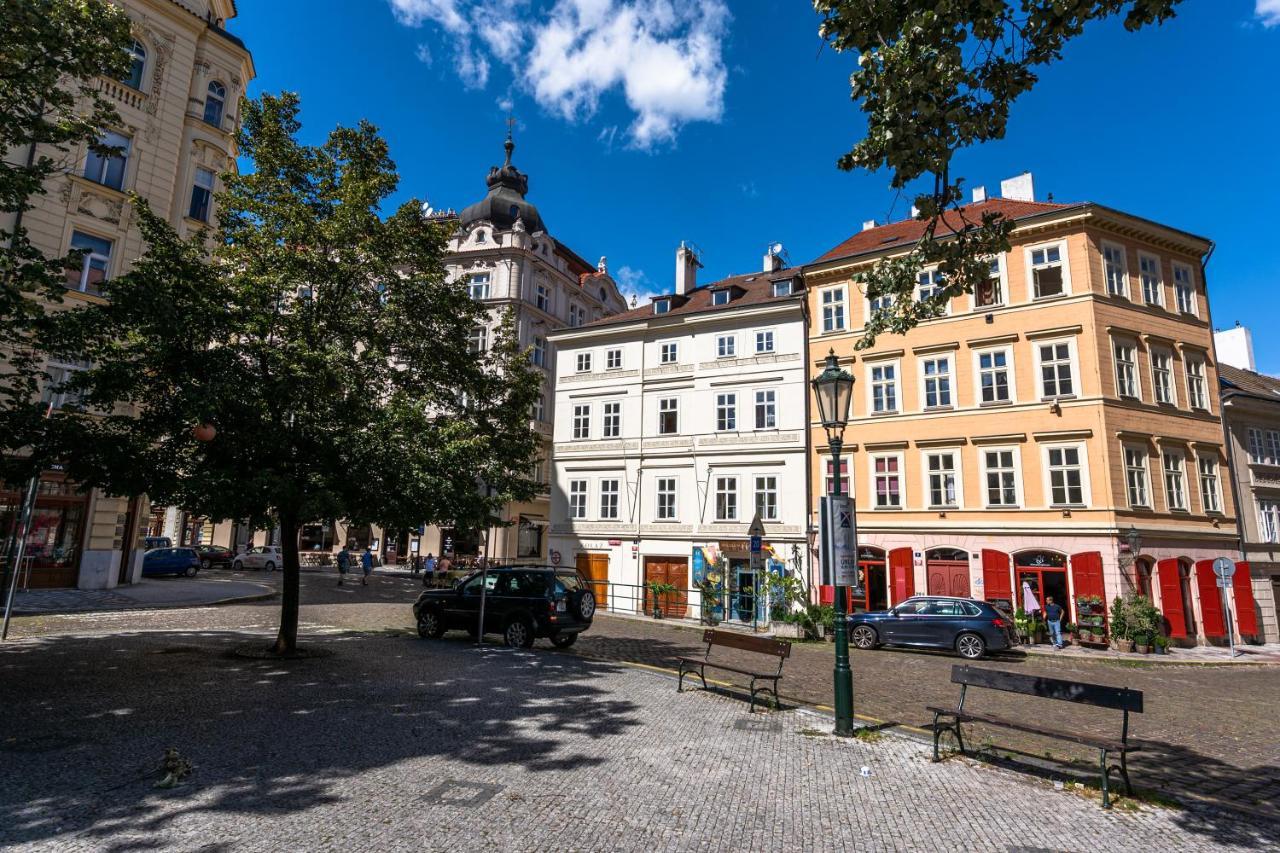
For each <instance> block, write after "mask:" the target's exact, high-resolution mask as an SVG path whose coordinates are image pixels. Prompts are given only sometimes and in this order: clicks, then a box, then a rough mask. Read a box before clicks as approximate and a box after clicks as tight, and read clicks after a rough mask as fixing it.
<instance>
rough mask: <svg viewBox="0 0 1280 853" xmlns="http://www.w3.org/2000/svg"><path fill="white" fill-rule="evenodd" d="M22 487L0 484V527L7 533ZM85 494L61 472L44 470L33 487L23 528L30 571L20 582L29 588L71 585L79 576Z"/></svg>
mask: <svg viewBox="0 0 1280 853" xmlns="http://www.w3.org/2000/svg"><path fill="white" fill-rule="evenodd" d="M25 497H26V490H25V488H24V489H14V488H11V487H10V486H9V485H8V484H0V530H2V531H4V534H5V535H7V534H8V532H9V531H10V530H11V529H13V525H14V524H15V522H16V521H17V517H18V515H19V514H20V513H21V506H22V501H23V499H24V498H25ZM88 507H89V496H88V495H87V494H85V493H84V492H81V491H80V490H79V488H78V487H77V486H76V484H75V483H73V482H71V481H70V480H68V479H67V478H66V477H65V476H63V475H62V474H58V473H54V472H49V471H46V472H45V473H44V474H42V475H41V476H40V484H39V486H38V488H37V490H36V506H35V512H34V513H33V515H32V517H31V528H30V530H29V531H28V532H27V546H26V559H24V563H26V562H29V563H30V569H31V573H30V575H29V576H28V575H26V574H25V568H26V567H25V566H24V567H23V568H24V575H23V580H22V581H19V582H20V583H24V582H25V583H26V585H27V586H30V587H32V588H36V587H45V588H50V587H52V588H57V587H73V586H75V585H76V583H77V582H78V581H79V579H80V544H81V541H82V540H83V539H84V522H85V515H86V514H87V510H88Z"/></svg>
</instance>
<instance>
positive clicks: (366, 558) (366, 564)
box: [360, 545, 373, 586]
mask: <svg viewBox="0 0 1280 853" xmlns="http://www.w3.org/2000/svg"><path fill="white" fill-rule="evenodd" d="M360 568H362V569H364V577H363V578H361V579H360V585H361V586H368V585H369V575H371V574H373V551H371V550H370V549H369V546H368V545H366V546H364V553H363V554H361V555H360Z"/></svg>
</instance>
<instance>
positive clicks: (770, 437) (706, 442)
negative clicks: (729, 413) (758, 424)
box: [697, 431, 804, 447]
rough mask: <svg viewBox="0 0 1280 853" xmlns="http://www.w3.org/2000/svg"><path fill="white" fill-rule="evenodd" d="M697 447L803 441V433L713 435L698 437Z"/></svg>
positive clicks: (766, 432)
mask: <svg viewBox="0 0 1280 853" xmlns="http://www.w3.org/2000/svg"><path fill="white" fill-rule="evenodd" d="M697 441H698V446H699V447H715V446H719V445H725V444H730V445H737V444H779V443H783V442H799V441H804V433H800V432H776V431H774V432H770V431H765V432H758V433H745V434H743V433H734V434H733V435H715V436H708V437H699V438H698V440H697Z"/></svg>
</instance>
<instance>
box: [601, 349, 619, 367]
mask: <svg viewBox="0 0 1280 853" xmlns="http://www.w3.org/2000/svg"><path fill="white" fill-rule="evenodd" d="M604 369H605V370H621V369H622V350H620V349H611V350H605V353H604Z"/></svg>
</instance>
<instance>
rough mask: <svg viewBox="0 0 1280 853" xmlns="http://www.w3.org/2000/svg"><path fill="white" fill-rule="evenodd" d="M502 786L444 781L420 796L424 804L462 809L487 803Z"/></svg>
mask: <svg viewBox="0 0 1280 853" xmlns="http://www.w3.org/2000/svg"><path fill="white" fill-rule="evenodd" d="M503 787H504V786H502V785H487V784H485V783H484V782H463V781H461V780H458V779H446V780H444V781H443V782H441V783H440V784H439V785H436V786H435V787H434V788H432V789H431V790H430V791H427V793H425V794H423V795H422V799H423V801H424V802H427V803H431V804H432V805H438V806H461V807H462V808H464V809H469V808H474V807H475V806H478V805H481V804H483V803H487V802H488V801H489V800H491V799H493V797H494V796H495V795H496V794H497V793H499V792H500V791H501V790H502V789H503Z"/></svg>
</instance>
